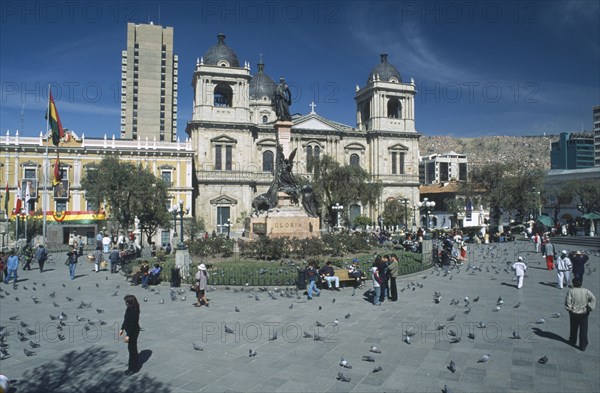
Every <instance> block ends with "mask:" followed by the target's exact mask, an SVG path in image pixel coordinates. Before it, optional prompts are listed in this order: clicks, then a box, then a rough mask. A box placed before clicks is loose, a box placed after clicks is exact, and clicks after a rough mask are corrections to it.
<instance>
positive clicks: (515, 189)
mask: <svg viewBox="0 0 600 393" xmlns="http://www.w3.org/2000/svg"><path fill="white" fill-rule="evenodd" d="M543 179H544V173H543V171H541V170H537V171H532V170H522V171H517V172H516V173H512V174H510V175H507V176H505V177H504V179H502V184H503V185H502V188H503V189H504V190H505V191H504V192H505V193H506V195H505V197H504V208H505V209H508V210H509V211H512V210H514V211H516V212H517V216H518V217H519V218H520V219H521V221H523V222H524V221H527V217H528V215H529V214H532V213H533V215H534V216H535V215H537V214H538V211H539V210H540V208H541V205H542V200H541V194H540V190H541V189H542V181H543Z"/></svg>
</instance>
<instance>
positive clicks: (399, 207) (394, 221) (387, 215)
mask: <svg viewBox="0 0 600 393" xmlns="http://www.w3.org/2000/svg"><path fill="white" fill-rule="evenodd" d="M383 222H384V223H387V224H389V225H404V205H403V204H402V203H401V202H400V201H399V200H398V199H397V198H390V199H389V200H387V201H386V202H385V203H384V204H383Z"/></svg>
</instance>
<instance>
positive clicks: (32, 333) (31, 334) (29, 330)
mask: <svg viewBox="0 0 600 393" xmlns="http://www.w3.org/2000/svg"><path fill="white" fill-rule="evenodd" d="M25 331H26V332H27V334H29V335H30V336H33V335H34V334H37V332H36V331H35V330H31V329H27V328H25Z"/></svg>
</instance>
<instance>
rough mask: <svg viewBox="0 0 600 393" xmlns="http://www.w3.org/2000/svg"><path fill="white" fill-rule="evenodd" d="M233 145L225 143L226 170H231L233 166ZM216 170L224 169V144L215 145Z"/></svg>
mask: <svg viewBox="0 0 600 393" xmlns="http://www.w3.org/2000/svg"><path fill="white" fill-rule="evenodd" d="M232 159H233V146H231V145H225V170H226V171H230V170H231V169H232V167H233V161H232ZM215 170H216V171H222V170H223V145H215Z"/></svg>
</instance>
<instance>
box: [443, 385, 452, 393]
mask: <svg viewBox="0 0 600 393" xmlns="http://www.w3.org/2000/svg"><path fill="white" fill-rule="evenodd" d="M442 393H452V390H450V388H449V387H448V385H444V387H443V388H442Z"/></svg>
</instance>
